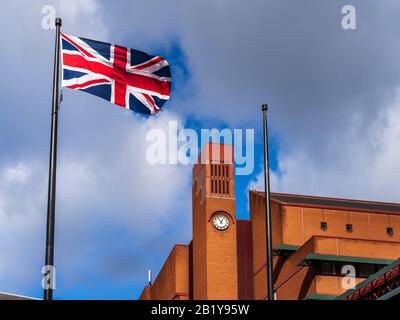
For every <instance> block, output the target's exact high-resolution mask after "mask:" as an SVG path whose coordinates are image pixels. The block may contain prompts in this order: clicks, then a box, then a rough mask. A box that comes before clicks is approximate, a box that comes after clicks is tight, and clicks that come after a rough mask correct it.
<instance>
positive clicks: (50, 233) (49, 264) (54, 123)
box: [43, 18, 62, 300]
mask: <svg viewBox="0 0 400 320" xmlns="http://www.w3.org/2000/svg"><path fill="white" fill-rule="evenodd" d="M61 24H62V22H61V19H60V18H56V21H55V25H56V42H55V54H54V71H53V99H52V110H51V138H50V160H49V186H48V199H47V228H46V254H45V266H44V274H45V276H44V279H43V288H44V300H52V299H53V289H54V284H55V270H54V228H55V206H56V174H57V129H58V109H59V69H60V28H61Z"/></svg>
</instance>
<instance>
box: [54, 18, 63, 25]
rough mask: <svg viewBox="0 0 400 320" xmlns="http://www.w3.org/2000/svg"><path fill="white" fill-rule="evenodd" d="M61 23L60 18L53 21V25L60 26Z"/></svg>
mask: <svg viewBox="0 0 400 320" xmlns="http://www.w3.org/2000/svg"><path fill="white" fill-rule="evenodd" d="M61 24H62V20H61V18H56V23H55V25H56V26H60V27H61Z"/></svg>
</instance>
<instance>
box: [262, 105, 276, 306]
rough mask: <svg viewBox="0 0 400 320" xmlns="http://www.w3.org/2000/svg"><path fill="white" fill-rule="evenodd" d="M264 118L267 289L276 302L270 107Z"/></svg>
mask: <svg viewBox="0 0 400 320" xmlns="http://www.w3.org/2000/svg"><path fill="white" fill-rule="evenodd" d="M261 109H262V112H263V117H264V186H265V189H264V190H265V231H266V253H267V262H266V266H267V278H268V279H267V288H268V292H267V293H268V295H267V297H268V300H274V275H273V260H272V231H271V229H272V228H271V208H270V183H269V158H268V122H267V111H268V105H266V104H263V105H262V107H261Z"/></svg>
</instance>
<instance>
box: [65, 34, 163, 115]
mask: <svg viewBox="0 0 400 320" xmlns="http://www.w3.org/2000/svg"><path fill="white" fill-rule="evenodd" d="M61 45H62V67H63V76H62V86H63V87H67V88H70V89H74V90H82V91H86V92H88V93H91V94H94V95H96V96H98V97H101V98H103V99H105V100H108V101H110V102H111V103H114V104H116V105H119V106H121V107H123V108H126V109H131V110H134V111H136V112H139V113H142V114H154V113H157V112H158V111H160V110H161V108H162V106H163V105H164V103H165V102H166V101H167V100H168V99H169V97H170V93H171V74H170V68H169V64H168V62H167V61H166V60H165V59H164V58H162V57H159V56H150V55H148V54H146V53H144V52H141V51H138V50H134V49H129V48H125V47H122V46H118V45H113V44H109V43H104V42H99V41H94V40H89V39H85V38H78V37H75V36H71V35H67V34H64V33H61Z"/></svg>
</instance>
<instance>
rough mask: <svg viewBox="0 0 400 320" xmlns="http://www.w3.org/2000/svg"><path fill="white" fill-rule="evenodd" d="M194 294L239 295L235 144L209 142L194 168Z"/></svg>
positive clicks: (210, 296) (205, 296)
mask: <svg viewBox="0 0 400 320" xmlns="http://www.w3.org/2000/svg"><path fill="white" fill-rule="evenodd" d="M192 205H193V298H194V299H209V300H210V299H211V300H212V299H237V298H238V280H237V277H238V276H237V243H236V233H237V223H236V200H235V192H234V165H233V147H232V145H222V144H213V143H208V144H206V145H205V146H204V147H203V150H202V153H201V156H200V158H199V161H198V163H197V164H196V165H195V166H194V168H193V186H192Z"/></svg>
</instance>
